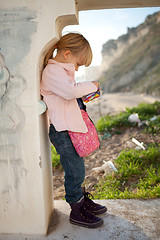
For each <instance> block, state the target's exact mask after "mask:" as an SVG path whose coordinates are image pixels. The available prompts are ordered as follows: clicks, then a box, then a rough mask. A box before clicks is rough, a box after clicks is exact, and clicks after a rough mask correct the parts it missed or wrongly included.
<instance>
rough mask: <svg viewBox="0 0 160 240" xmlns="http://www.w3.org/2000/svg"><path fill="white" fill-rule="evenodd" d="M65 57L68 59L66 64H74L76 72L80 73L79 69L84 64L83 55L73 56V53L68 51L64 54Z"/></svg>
mask: <svg viewBox="0 0 160 240" xmlns="http://www.w3.org/2000/svg"><path fill="white" fill-rule="evenodd" d="M64 57H65V59H66V63H73V64H74V67H75V70H76V71H78V68H79V67H80V66H82V65H84V64H83V62H82V59H81V54H79V55H78V54H77V55H73V54H72V53H71V51H66V52H65V54H64Z"/></svg>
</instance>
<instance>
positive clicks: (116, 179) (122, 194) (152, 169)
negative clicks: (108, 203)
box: [94, 144, 160, 199]
mask: <svg viewBox="0 0 160 240" xmlns="http://www.w3.org/2000/svg"><path fill="white" fill-rule="evenodd" d="M115 166H116V168H117V169H118V172H116V173H114V174H112V175H108V176H106V177H105V179H104V180H102V181H101V182H100V183H99V184H98V185H97V186H96V190H95V194H94V198H98V199H130V198H135V199H136V198H138V199H148V198H158V197H160V144H152V145H150V146H148V149H147V150H133V149H132V150H125V151H122V152H121V153H120V155H119V157H118V158H117V159H116V160H115Z"/></svg>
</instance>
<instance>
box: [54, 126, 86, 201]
mask: <svg viewBox="0 0 160 240" xmlns="http://www.w3.org/2000/svg"><path fill="white" fill-rule="evenodd" d="M49 138H50V141H51V143H52V144H53V145H54V146H55V148H56V150H57V153H58V154H59V155H60V162H61V165H62V167H63V169H64V178H65V182H64V186H65V192H66V195H65V198H66V201H67V202H68V203H70V204H71V203H76V202H77V201H78V200H79V199H80V198H81V197H82V196H83V193H82V188H81V184H82V183H83V181H84V178H85V166H84V159H83V158H82V157H80V156H79V155H78V154H77V152H76V150H75V148H74V146H73V144H72V141H71V139H70V136H69V134H68V131H62V132H58V131H56V130H55V128H54V126H53V125H52V124H51V125H50V129H49Z"/></svg>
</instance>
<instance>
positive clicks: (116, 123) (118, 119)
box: [96, 101, 160, 134]
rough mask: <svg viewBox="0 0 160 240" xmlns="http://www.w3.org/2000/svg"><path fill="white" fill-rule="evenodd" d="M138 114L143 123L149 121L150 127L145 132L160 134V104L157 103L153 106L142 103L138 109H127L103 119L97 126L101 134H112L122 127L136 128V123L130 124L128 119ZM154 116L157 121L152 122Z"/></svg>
mask: <svg viewBox="0 0 160 240" xmlns="http://www.w3.org/2000/svg"><path fill="white" fill-rule="evenodd" d="M133 113H138V116H139V119H140V120H141V121H144V120H148V125H147V126H146V127H145V131H148V132H150V133H154V134H159V133H160V116H158V114H160V102H158V101H156V102H155V103H153V104H147V103H140V104H139V105H138V106H137V107H133V108H126V111H124V112H121V113H119V114H116V115H113V116H111V115H106V116H104V117H102V118H101V119H100V120H99V121H98V122H97V125H96V128H97V130H98V131H99V132H101V133H105V132H112V131H113V129H114V131H117V130H119V128H121V127H131V126H135V125H136V124H135V123H130V122H129V121H128V117H129V116H130V115H131V114H133ZM153 116H157V120H155V121H153V122H152V121H150V119H151V118H152V117H153Z"/></svg>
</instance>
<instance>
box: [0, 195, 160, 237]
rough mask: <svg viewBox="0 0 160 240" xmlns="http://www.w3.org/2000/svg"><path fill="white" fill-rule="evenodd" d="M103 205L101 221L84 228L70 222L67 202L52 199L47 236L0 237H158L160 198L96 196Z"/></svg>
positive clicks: (159, 232) (159, 230) (159, 229)
mask: <svg viewBox="0 0 160 240" xmlns="http://www.w3.org/2000/svg"><path fill="white" fill-rule="evenodd" d="M96 202H98V203H100V204H103V205H106V206H107V208H108V213H105V214H103V215H102V217H103V219H104V225H103V226H102V227H100V228H97V229H87V228H82V227H78V226H75V225H72V224H70V223H69V213H70V206H69V205H68V204H67V203H66V202H65V201H63V200H55V201H54V205H55V211H54V213H53V220H52V222H51V224H50V227H49V230H48V236H39V235H32V236H31V235H12V234H11V235H6V234H4V235H0V240H22V239H23V240H45V239H47V240H63V239H68V240H151V239H156V240H158V239H160V227H159V226H160V200H159V199H154V200H97V201H96Z"/></svg>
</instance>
